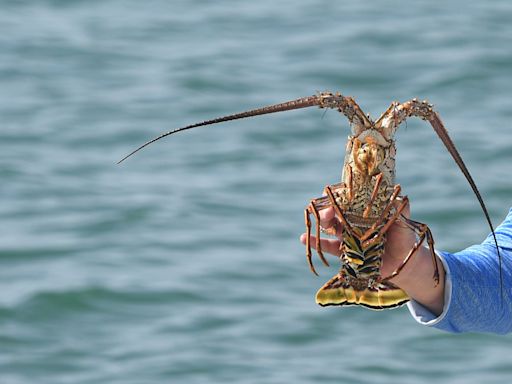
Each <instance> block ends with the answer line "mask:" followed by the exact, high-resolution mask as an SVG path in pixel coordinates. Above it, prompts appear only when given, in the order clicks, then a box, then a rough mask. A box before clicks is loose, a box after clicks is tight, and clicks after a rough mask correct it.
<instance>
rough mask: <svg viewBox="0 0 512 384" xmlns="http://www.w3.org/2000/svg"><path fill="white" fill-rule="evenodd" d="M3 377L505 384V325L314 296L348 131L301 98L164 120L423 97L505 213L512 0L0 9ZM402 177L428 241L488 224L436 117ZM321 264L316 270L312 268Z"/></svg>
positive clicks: (406, 130) (457, 238)
mask: <svg viewBox="0 0 512 384" xmlns="http://www.w3.org/2000/svg"><path fill="white" fill-rule="evenodd" d="M0 5H1V8H0V118H1V122H0V177H1V181H2V183H1V186H0V225H1V231H0V383H2V384H11V383H12V384H33V383H108V384H114V383H123V384H126V383H189V384H193V383H229V382H233V383H276V384H277V383H292V382H293V383H296V384H302V383H304V384H305V383H324V384H327V383H394V384H396V383H407V384H423V383H432V382H440V383H450V384H456V383H457V384H458V383H464V384H473V383H475V384H476V383H482V382H486V383H505V382H509V381H510V378H511V377H512V365H511V363H510V354H511V352H512V349H511V346H510V345H511V338H510V336H494V335H485V334H466V335H450V334H447V333H443V332H440V331H437V330H435V329H430V328H426V327H422V326H420V325H418V324H416V323H415V322H414V321H413V320H412V318H411V317H410V316H409V314H408V311H407V310H406V309H405V308H400V309H396V310H393V311H384V312H373V311H369V310H366V309H362V308H320V307H318V306H316V304H315V303H314V294H315V292H316V290H317V289H318V287H320V286H321V285H322V284H323V283H324V282H325V281H326V280H327V279H328V278H330V277H331V276H332V275H333V274H334V273H335V272H336V270H335V267H332V268H331V269H327V268H324V267H320V266H318V270H319V272H320V275H321V276H320V277H315V276H314V275H312V274H311V273H310V272H309V270H308V267H307V264H306V261H305V257H304V249H303V246H302V245H301V244H300V243H299V241H298V237H299V235H300V234H301V233H302V232H303V230H304V229H303V209H304V207H305V205H306V204H307V203H308V202H309V200H310V199H311V198H314V197H318V196H319V195H320V194H321V191H322V189H323V187H324V186H325V185H327V184H331V183H334V182H337V181H338V180H339V177H340V172H341V166H342V159H343V154H344V147H345V140H346V137H347V135H348V132H349V127H348V124H347V122H346V120H345V119H344V118H343V116H339V115H338V114H337V113H336V112H334V111H329V112H327V113H326V114H325V115H324V113H323V111H320V110H318V109H314V108H310V109H305V110H300V111H290V112H287V113H281V114H275V115H269V116H264V117H259V118H254V119H247V120H240V121H237V122H231V123H226V124H222V125H218V126H211V127H207V128H201V129H197V130H194V131H189V132H186V133H183V134H182V135H179V136H175V137H173V138H169V139H168V140H163V141H161V142H159V143H156V144H154V145H152V146H151V147H148V148H146V149H145V150H144V151H142V152H140V153H139V154H137V156H136V157H133V158H130V159H129V160H128V161H126V162H125V163H123V164H121V165H116V161H118V160H119V159H120V158H121V157H122V156H123V155H125V154H126V153H128V152H129V151H131V150H132V149H134V148H135V147H136V146H138V145H139V144H141V143H143V142H144V141H145V140H147V139H149V138H151V137H153V136H155V135H157V134H159V133H161V132H163V131H166V130H168V129H172V128H176V127H180V126H183V125H187V124H190V123H193V122H196V121H201V120H205V119H209V118H212V117H216V116H221V115H224V114H228V113H233V112H239V111H243V110H246V109H250V108H255V107H258V106H262V105H266V104H271V103H276V102H282V101H286V100H290V99H295V98H298V97H303V96H308V95H311V94H314V93H315V92H317V91H323V90H331V91H340V92H342V93H343V94H345V95H351V96H354V97H355V98H356V100H357V101H358V102H359V103H360V105H361V106H362V108H363V109H364V110H365V111H367V112H368V113H370V114H371V115H372V116H374V117H377V116H378V115H379V114H380V113H381V112H382V111H384V110H385V109H386V108H387V107H388V105H389V104H390V103H391V102H392V101H393V100H399V101H405V100H408V99H410V98H413V97H418V98H421V99H423V98H428V99H429V100H430V101H431V102H433V103H434V104H435V106H436V109H437V110H438V111H439V113H440V115H441V116H442V118H443V120H444V122H445V125H446V126H447V128H448V129H449V131H450V132H451V134H452V137H453V139H454V141H455V142H456V144H457V145H458V147H459V149H460V152H461V153H462V155H463V157H464V159H465V161H466V163H467V165H468V167H469V168H470V170H471V172H472V173H473V176H474V178H475V180H476V182H477V184H478V185H479V187H480V190H481V192H482V194H483V195H484V198H485V200H486V203H487V205H488V208H489V210H490V213H491V216H492V219H493V221H494V222H495V224H498V223H499V222H500V221H501V220H502V219H503V218H504V216H505V215H506V212H507V211H508V208H509V207H510V206H511V202H512V201H511V200H512V199H511V191H512V181H511V179H510V178H509V177H508V175H509V171H510V164H511V162H512V150H511V148H512V125H511V123H510V118H511V117H512V112H511V111H512V98H511V96H510V95H511V89H512V72H511V68H512V49H511V47H512V23H511V22H510V20H511V18H512V5H511V3H510V2H508V1H504V0H502V1H493V2H480V3H478V4H473V3H468V2H464V1H460V0H455V1H451V2H446V3H443V4H441V3H436V2H431V1H423V0H420V1H416V2H407V3H406V2H402V1H396V0H392V1H386V2H380V1H365V2H348V1H315V2H313V1H303V2H296V1H294V2H292V1H289V0H285V1H281V2H275V1H269V0H262V1H258V2H256V3H254V2H241V1H227V0H226V1H216V2H210V1H204V0H203V1H200V0H197V1H183V0H175V1H150V2H139V1H133V0H132V1H119V0H117V1H116V0H103V1H79V0H76V1H71V0H69V1H64V0H61V1H59V0H53V1H51V0H46V1H37V2H36V1H2V2H1V3H0ZM397 142H398V154H397V159H398V164H397V176H398V181H399V182H400V183H401V184H402V186H403V189H404V191H405V192H406V193H407V194H408V195H409V197H410V199H411V201H412V211H413V217H414V218H415V219H417V220H420V221H423V222H426V223H428V224H429V226H430V227H431V228H432V230H433V233H434V236H435V239H436V244H437V247H438V248H439V249H443V250H448V251H456V250H458V249H461V248H463V247H466V246H468V245H471V244H474V243H477V242H479V241H481V240H482V239H483V238H484V237H485V236H486V235H487V233H488V228H487V227H486V223H485V221H484V218H483V215H482V213H481V211H480V208H479V206H478V203H477V201H476V199H475V198H474V196H473V195H472V193H471V191H470V189H469V186H468V185H467V184H466V182H465V180H464V178H463V176H462V175H461V174H460V173H459V172H458V170H457V168H456V166H455V165H454V164H453V161H452V160H451V158H450V157H449V155H448V154H447V153H446V151H445V150H444V149H443V146H442V144H441V143H440V142H439V140H438V139H437V137H436V136H435V134H434V133H433V131H432V129H431V128H430V127H429V126H428V125H426V124H425V123H424V122H422V121H421V120H417V121H416V120H409V121H408V124H407V126H405V125H404V126H403V127H402V128H401V129H400V132H399V133H398V139H397ZM315 262H316V263H317V265H318V260H317V259H315Z"/></svg>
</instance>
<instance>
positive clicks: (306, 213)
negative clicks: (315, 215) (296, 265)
mask: <svg viewBox="0 0 512 384" xmlns="http://www.w3.org/2000/svg"><path fill="white" fill-rule="evenodd" d="M304 222H305V223H306V259H307V260H308V264H309V269H311V272H313V273H314V274H315V275H317V276H318V273H317V272H316V270H315V267H314V266H313V261H312V259H311V218H310V217H309V207H308V208H306V209H305V210H304Z"/></svg>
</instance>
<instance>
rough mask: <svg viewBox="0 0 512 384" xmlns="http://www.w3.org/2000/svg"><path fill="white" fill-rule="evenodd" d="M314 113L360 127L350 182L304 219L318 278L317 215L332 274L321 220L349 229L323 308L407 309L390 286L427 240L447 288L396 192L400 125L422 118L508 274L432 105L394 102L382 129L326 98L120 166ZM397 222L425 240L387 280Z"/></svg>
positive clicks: (348, 105) (321, 296) (328, 193)
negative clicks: (300, 112)
mask: <svg viewBox="0 0 512 384" xmlns="http://www.w3.org/2000/svg"><path fill="white" fill-rule="evenodd" d="M311 106H318V107H320V108H331V109H337V110H338V111H339V112H341V113H342V114H344V115H345V116H346V117H347V118H348V120H349V122H350V124H351V127H352V135H351V136H349V139H348V143H347V149H346V155H345V162H344V168H343V176H342V181H341V182H340V183H337V184H333V185H329V186H326V187H325V189H324V196H323V197H320V198H316V199H313V200H311V202H310V204H309V205H308V206H307V208H306V209H305V212H304V216H305V223H306V229H307V236H306V256H307V261H308V264H309V267H310V269H311V271H312V272H313V273H315V274H317V273H316V270H315V268H314V266H313V263H312V256H311V244H310V242H311V241H310V237H311V229H312V225H311V219H310V215H313V217H314V218H315V221H316V248H317V252H318V255H319V257H320V259H321V261H322V262H323V263H324V264H325V265H327V266H328V265H329V264H328V262H327V260H326V259H325V257H324V256H323V254H322V250H321V246H320V231H321V227H320V214H319V212H320V211H322V210H323V209H326V208H329V207H333V208H334V211H335V215H336V217H337V219H338V220H339V221H340V222H341V223H342V225H343V229H342V242H341V246H340V251H341V256H340V260H341V268H340V271H339V273H338V274H337V275H335V276H334V277H333V278H332V279H331V280H329V281H328V282H327V283H326V284H325V285H324V286H323V287H322V288H321V289H320V290H319V291H318V293H317V295H316V301H317V303H318V304H320V305H322V306H327V305H362V306H365V307H368V308H371V309H386V308H393V307H396V306H399V305H401V304H403V303H405V302H407V301H408V300H409V298H408V296H407V294H406V293H405V292H404V291H403V290H401V289H400V288H398V287H397V286H395V285H394V284H393V283H391V282H390V279H392V278H393V277H395V276H397V275H398V274H399V273H400V271H401V270H402V269H403V268H404V266H405V265H406V263H407V262H408V261H409V260H410V258H411V257H412V256H413V255H414V253H415V252H416V250H417V249H418V248H419V247H420V246H421V245H422V243H423V242H424V241H425V239H426V240H427V243H428V245H429V248H430V253H431V256H432V262H433V263H434V270H435V273H434V276H433V279H434V283H435V284H437V283H438V282H439V272H438V266H437V262H436V256H435V254H434V241H433V238H432V234H431V232H430V229H429V228H428V226H427V225H426V224H423V223H420V222H417V221H414V220H411V219H408V218H406V217H404V216H403V215H402V211H403V210H404V209H405V207H406V206H407V204H408V199H407V196H401V195H400V185H398V184H395V153H396V149H395V142H394V135H395V132H396V130H397V129H398V127H399V125H400V124H401V123H402V122H403V121H405V120H406V119H407V118H408V117H411V116H416V117H419V118H421V119H423V120H426V121H428V122H429V123H430V124H431V126H432V128H433V129H434V131H435V132H436V133H437V134H438V136H439V138H440V139H441V141H442V142H443V143H444V145H445V147H446V149H447V150H448V152H449V153H450V154H451V156H452V157H453V159H454V160H455V162H456V163H457V165H458V166H459V168H460V170H461V171H462V173H463V174H464V176H465V177H466V179H467V181H468V182H469V184H470V186H471V188H472V190H473V192H474V193H475V195H476V197H477V199H478V201H479V203H480V206H481V208H482V210H483V212H484V215H485V217H486V219H487V222H488V224H489V226H490V228H491V231H492V234H493V236H494V242H495V244H496V248H497V252H498V257H499V262H500V271H501V256H500V254H499V248H498V243H497V240H496V236H495V234H494V229H493V225H492V223H491V219H490V217H489V214H488V212H487V208H486V206H485V204H484V201H483V199H482V197H481V195H480V192H479V191H478V189H477V187H476V184H475V182H474V181H473V178H472V177H471V175H470V173H469V171H468V169H467V167H466V165H465V164H464V162H463V160H462V158H461V156H460V155H459V152H458V151H457V149H456V147H455V145H454V144H453V141H452V140H451V138H450V136H449V135H448V132H447V130H446V128H445V127H444V125H443V123H442V121H441V119H440V118H439V116H438V114H437V112H435V111H434V110H433V107H432V105H431V104H429V103H428V102H427V101H419V100H417V99H412V100H410V101H407V102H405V103H397V102H393V103H392V104H391V106H390V107H389V108H388V109H387V110H386V111H385V112H384V113H383V114H382V115H381V116H380V117H379V118H378V119H377V120H376V121H372V120H371V119H370V117H369V115H365V114H364V113H363V111H362V110H361V108H360V107H359V106H358V105H357V103H356V102H355V101H354V99H353V98H351V97H346V96H343V95H341V94H340V93H335V94H333V93H330V92H324V93H319V94H317V95H313V96H309V97H304V98H300V99H296V100H292V101H287V102H284V103H280V104H273V105H270V106H266V107H262V108H258V109H253V110H249V111H245V112H241V113H237V114H233V115H228V116H224V117H219V118H215V119H212V120H207V121H203V122H200V123H196V124H192V125H188V126H186V127H182V128H178V129H175V130H172V131H169V132H166V133H164V134H162V135H160V136H158V137H156V138H154V139H152V140H150V141H148V142H146V143H145V144H143V145H141V146H140V147H138V148H137V149H135V150H134V151H132V152H131V153H129V154H128V155H126V156H125V157H124V158H123V159H121V160H120V161H119V163H121V162H122V161H124V160H125V159H127V158H128V157H130V156H132V155H133V154H134V153H136V152H138V151H140V150H141V149H142V148H144V147H146V146H148V145H149V144H151V143H153V142H155V141H157V140H160V139H161V138H163V137H166V136H169V135H172V134H174V133H177V132H181V131H185V130H188V129H192V128H196V127H200V126H205V125H210V124H216V123H221V122H225V121H229V120H236V119H242V118H246V117H251V116H257V115H264V114H269V113H275V112H282V111H287V110H292V109H299V108H306V107H311ZM397 220H398V221H401V222H402V223H403V224H404V225H406V226H407V227H409V228H410V229H411V230H413V231H414V232H415V233H416V235H417V236H418V241H417V242H416V243H415V245H414V246H413V247H412V249H411V250H410V251H409V253H408V255H407V256H406V257H405V258H404V259H403V262H402V264H401V265H400V266H399V267H398V268H397V269H396V270H395V271H394V272H392V273H391V274H390V275H389V276H382V275H381V273H380V267H381V263H382V255H383V253H384V246H385V243H386V233H387V231H388V230H389V228H390V227H391V225H392V224H393V223H394V222H395V221H397ZM327 232H328V231H327ZM500 273H501V272H500ZM500 279H501V275H500Z"/></svg>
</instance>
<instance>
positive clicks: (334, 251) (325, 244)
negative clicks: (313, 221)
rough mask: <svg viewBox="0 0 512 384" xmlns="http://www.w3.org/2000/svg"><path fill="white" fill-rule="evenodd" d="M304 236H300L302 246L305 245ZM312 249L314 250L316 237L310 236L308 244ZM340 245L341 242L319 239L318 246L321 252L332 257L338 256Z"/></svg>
mask: <svg viewBox="0 0 512 384" xmlns="http://www.w3.org/2000/svg"><path fill="white" fill-rule="evenodd" d="M306 236H307V235H306V234H305V233H303V234H302V235H301V236H300V241H301V243H302V244H306ZM310 244H311V246H312V248H314V249H316V237H315V236H311V242H310ZM340 244H341V242H340V241H339V240H338V239H320V246H321V247H322V251H324V252H327V253H330V254H331V255H334V256H339V255H340V254H341V252H340Z"/></svg>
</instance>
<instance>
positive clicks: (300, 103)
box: [117, 93, 332, 164]
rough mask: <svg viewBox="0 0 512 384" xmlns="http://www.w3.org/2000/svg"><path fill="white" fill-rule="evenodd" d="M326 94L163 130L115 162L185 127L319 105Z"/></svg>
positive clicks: (183, 129)
mask: <svg viewBox="0 0 512 384" xmlns="http://www.w3.org/2000/svg"><path fill="white" fill-rule="evenodd" d="M327 95H332V94H330V93H324V94H320V95H314V96H308V97H302V98H300V99H296V100H291V101H286V102H284V103H279V104H273V105H269V106H266V107H262V108H257V109H252V110H249V111H245V112H241V113H236V114H233V115H227V116H223V117H218V118H215V119H211V120H206V121H202V122H200V123H196V124H192V125H187V126H186V127H181V128H177V129H174V130H172V131H169V132H165V133H163V134H161V135H160V136H157V137H155V138H154V139H151V140H149V141H148V142H146V143H144V144H142V145H141V146H140V147H138V148H136V149H135V150H133V151H132V152H130V153H129V154H128V155H126V156H125V157H123V158H122V159H121V160H119V161H118V162H117V164H120V163H122V162H123V161H125V160H126V159H127V158H129V157H130V156H132V155H134V154H135V153H137V152H139V151H140V150H141V149H143V148H145V147H147V146H148V145H150V144H152V143H154V142H155V141H158V140H160V139H163V138H164V137H167V136H170V135H172V134H175V133H178V132H181V131H186V130H187V129H192V128H197V127H202V126H205V125H211V124H217V123H222V122H225V121H230V120H237V119H245V118H247V117H253V116H258V115H266V114H269V113H275V112H283V111H290V110H292V109H300V108H307V107H312V106H315V105H320V104H321V102H322V100H323V98H324V97H325V96H327Z"/></svg>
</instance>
